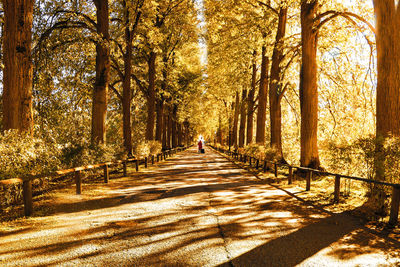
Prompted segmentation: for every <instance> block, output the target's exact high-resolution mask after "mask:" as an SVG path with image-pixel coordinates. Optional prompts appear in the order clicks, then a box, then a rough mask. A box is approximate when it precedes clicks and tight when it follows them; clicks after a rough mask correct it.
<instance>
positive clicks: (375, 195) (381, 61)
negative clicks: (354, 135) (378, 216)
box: [370, 0, 400, 213]
mask: <svg viewBox="0 0 400 267" xmlns="http://www.w3.org/2000/svg"><path fill="white" fill-rule="evenodd" d="M373 3H374V10H375V18H376V29H377V31H376V48H377V66H378V77H377V78H378V84H377V89H376V138H377V143H376V145H377V146H376V158H375V170H376V173H375V174H376V175H375V176H376V177H375V179H376V180H379V181H386V180H387V178H388V177H386V176H387V175H386V174H385V157H386V155H385V152H384V151H383V142H384V140H385V139H386V138H387V137H389V136H391V135H392V136H394V137H399V136H400V120H399V114H400V79H399V77H400V44H399V40H400V31H399V29H398V27H399V25H400V7H399V6H396V5H395V3H394V1H384V0H374V1H373ZM385 199H386V192H385V190H384V188H383V187H382V186H379V185H375V186H374V187H373V189H372V194H371V196H370V201H372V202H373V204H374V205H376V209H377V210H376V211H377V212H382V213H384V211H385Z"/></svg>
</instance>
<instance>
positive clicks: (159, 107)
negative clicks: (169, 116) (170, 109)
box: [156, 97, 164, 142]
mask: <svg viewBox="0 0 400 267" xmlns="http://www.w3.org/2000/svg"><path fill="white" fill-rule="evenodd" d="M156 114H157V120H156V140H157V141H159V142H162V131H163V124H164V121H163V117H164V99H162V97H161V98H159V99H158V100H157V104H156Z"/></svg>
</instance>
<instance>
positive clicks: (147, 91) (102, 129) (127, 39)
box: [0, 0, 202, 178]
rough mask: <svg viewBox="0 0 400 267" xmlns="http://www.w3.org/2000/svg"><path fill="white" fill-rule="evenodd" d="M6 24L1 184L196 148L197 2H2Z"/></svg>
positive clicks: (1, 90) (198, 80) (0, 116)
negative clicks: (29, 175)
mask: <svg viewBox="0 0 400 267" xmlns="http://www.w3.org/2000/svg"><path fill="white" fill-rule="evenodd" d="M0 15H1V17H0V19H1V22H2V24H1V26H2V27H1V30H2V31H1V40H2V42H1V43H2V45H1V63H2V64H1V74H2V84H1V87H0V96H1V99H2V101H1V105H0V107H1V112H0V126H1V130H2V134H0V136H1V137H0V154H1V160H0V161H1V165H2V167H0V174H1V177H2V178H7V177H12V176H14V175H18V174H19V173H20V172H32V171H33V170H34V171H36V172H41V171H46V170H48V169H49V168H53V169H54V168H62V167H68V166H71V165H72V166H74V165H79V164H83V163H93V162H94V161H99V160H106V159H110V158H113V157H121V156H130V155H132V156H137V157H141V156H143V155H146V154H149V153H154V152H155V151H159V150H160V149H169V148H173V147H177V146H183V145H186V144H188V143H189V142H190V141H191V140H192V139H193V136H194V134H195V132H194V131H195V129H194V127H193V125H196V124H197V122H196V121H193V119H192V117H193V118H196V117H195V116H191V114H192V113H193V112H194V113H196V112H199V111H198V110H197V109H198V106H197V103H196V99H197V98H198V96H199V95H200V94H201V93H202V92H201V91H200V90H201V88H200V86H199V84H200V83H201V80H202V76H201V65H200V57H199V48H198V38H199V29H198V27H197V24H198V19H197V9H196V7H195V3H194V2H193V1H191V0H179V1H175V0H160V1H144V0H136V1H126V0H110V1H100V0H87V1H85V0H79V1H78V0H74V1H71V0H60V1H47V0H36V1H34V0H17V1H14V0H12V1H11V0H4V1H2V3H1V14H0ZM18 150H20V153H18ZM12 151H14V153H12ZM24 164H25V167H26V168H25V170H20V171H18V169H21V168H22V169H24ZM38 165H42V167H38Z"/></svg>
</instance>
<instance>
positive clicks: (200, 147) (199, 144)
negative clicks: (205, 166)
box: [197, 139, 203, 153]
mask: <svg viewBox="0 0 400 267" xmlns="http://www.w3.org/2000/svg"><path fill="white" fill-rule="evenodd" d="M197 146H198V147H199V153H201V150H202V149H203V142H202V141H201V139H200V140H199V142H198V143H197Z"/></svg>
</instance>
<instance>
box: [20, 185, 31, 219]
mask: <svg viewBox="0 0 400 267" xmlns="http://www.w3.org/2000/svg"><path fill="white" fill-rule="evenodd" d="M22 189H23V192H22V193H23V195H24V211H25V216H31V215H32V212H33V200H32V181H31V180H24V181H23V182H22Z"/></svg>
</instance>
